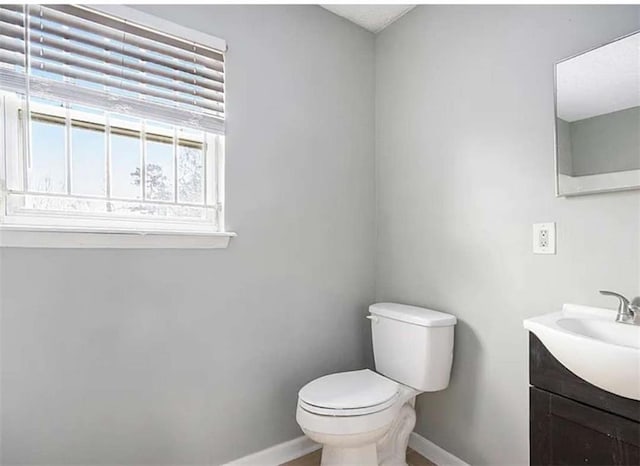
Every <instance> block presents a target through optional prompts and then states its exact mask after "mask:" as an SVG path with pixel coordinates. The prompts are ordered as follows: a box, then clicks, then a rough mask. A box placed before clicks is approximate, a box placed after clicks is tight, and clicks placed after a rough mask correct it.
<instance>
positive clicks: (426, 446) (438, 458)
mask: <svg viewBox="0 0 640 466" xmlns="http://www.w3.org/2000/svg"><path fill="white" fill-rule="evenodd" d="M409 448H412V449H414V450H415V451H417V452H418V453H420V454H421V455H422V456H424V457H425V458H427V459H428V460H429V461H431V462H433V463H435V464H437V465H438V466H469V465H468V464H467V463H465V462H464V461H462V460H461V459H460V458H458V457H457V456H455V455H453V454H451V453H449V452H448V451H447V450H445V449H443V448H440V447H439V446H438V445H436V444H435V443H433V442H432V441H431V440H427V439H426V438H424V437H423V436H421V435H419V434H416V433H415V432H412V433H411V436H410V437H409Z"/></svg>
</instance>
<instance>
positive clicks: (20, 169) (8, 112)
mask: <svg viewBox="0 0 640 466" xmlns="http://www.w3.org/2000/svg"><path fill="white" fill-rule="evenodd" d="M133 13H135V15H134V16H138V17H144V16H145V15H143V14H140V13H139V12H136V11H135V10H131V11H130V12H128V14H127V17H131V14H133ZM145 19H148V18H145ZM158 21H161V20H158V19H157V18H154V21H153V22H156V23H157V22H158ZM162 26H164V27H163V31H166V30H171V29H173V30H176V29H180V31H179V32H180V33H185V31H183V30H182V28H180V27H178V26H175V25H171V24H170V23H166V24H163V25H162ZM0 33H1V37H2V46H1V47H0V105H1V106H2V112H1V114H0V123H1V124H2V127H3V128H4V131H3V136H4V137H3V141H2V149H3V150H2V154H3V164H2V180H0V181H2V199H1V201H2V203H1V206H0V207H1V209H2V210H1V212H0V220H1V222H2V224H1V225H0V228H2V229H3V230H4V231H7V230H11V229H12V228H15V229H39V230H48V231H60V230H61V229H62V230H65V231H92V232H96V231H98V232H119V233H123V232H124V233H126V232H135V233H140V232H143V233H165V234H169V233H171V234H176V233H177V234H183V233H190V234H199V235H203V234H204V235H207V234H209V235H216V234H224V231H225V228H224V206H223V204H224V189H223V188H224V183H223V175H224V173H223V167H224V53H223V51H224V47H225V46H224V43H223V42H222V41H219V40H217V39H215V38H209V37H208V36H204V35H202V34H199V33H193V32H192V31H187V32H186V35H195V34H197V35H198V38H199V39H203V38H204V39H205V40H203V41H193V40H190V39H187V38H186V35H185V34H183V35H182V36H178V35H174V34H172V33H166V32H158V31H157V30H153V29H150V28H148V27H147V26H142V25H141V24H140V23H133V22H131V21H130V20H127V21H125V20H121V19H118V18H117V17H116V16H111V15H108V14H105V13H103V12H98V11H95V10H92V9H89V8H86V7H80V6H68V5H60V6H41V5H30V6H17V5H16V6H13V5H3V6H0ZM203 42H204V44H203ZM206 42H213V43H214V45H215V46H211V45H207V44H206Z"/></svg>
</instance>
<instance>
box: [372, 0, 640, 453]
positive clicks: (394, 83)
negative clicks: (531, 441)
mask: <svg viewBox="0 0 640 466" xmlns="http://www.w3.org/2000/svg"><path fill="white" fill-rule="evenodd" d="M639 26H640V17H639V9H638V7H636V6H622V7H618V6H605V7H600V6H569V7H564V6H563V7H545V6H539V7H524V6H523V7H513V6H427V7H418V8H417V9H416V10H415V11H412V12H411V13H409V14H408V15H406V16H404V17H403V18H401V19H400V20H399V21H398V22H396V23H394V24H393V25H391V26H390V27H389V28H388V29H386V30H385V31H383V32H382V33H381V34H379V35H378V36H377V39H376V66H377V70H376V72H377V76H376V143H377V146H376V154H377V198H378V201H377V202H378V242H377V248H378V253H377V258H378V266H377V271H378V272H377V285H376V288H377V299H378V300H392V301H393V300H397V301H400V302H407V303H412V304H418V305H424V306H428V307H433V308H435V309H439V310H442V311H446V312H451V313H453V314H456V315H457V316H458V317H459V318H460V323H459V325H458V326H457V328H456V348H455V358H454V368H453V376H452V381H451V385H450V387H449V388H448V389H447V390H445V391H443V392H439V393H433V394H424V395H421V396H420V398H419V402H418V423H417V427H416V429H417V431H418V432H419V433H420V434H422V435H424V436H426V437H427V438H429V439H431V440H432V441H434V442H435V443H436V444H438V445H440V446H441V447H443V448H445V449H447V450H449V451H451V452H452V453H454V454H455V455H457V456H459V457H460V458H462V459H464V460H466V461H467V462H469V463H470V464H473V465H481V464H487V465H525V464H528V446H527V444H528V441H527V430H528V424H527V423H528V398H527V388H528V387H527V334H526V332H525V331H524V329H523V328H522V319H523V318H526V317H528V316H533V315H536V314H541V313H545V312H550V311H554V310H557V309H559V308H560V306H561V305H562V303H563V302H577V303H589V304H594V305H608V306H609V307H614V303H613V302H611V301H609V300H607V299H603V298H601V297H599V296H598V294H597V290H598V289H603V288H605V289H606V288H609V289H614V290H619V291H621V292H623V293H626V294H629V295H636V294H638V292H639V291H640V270H639V267H640V265H639V264H640V225H639V223H640V192H627V193H618V194H608V195H594V196H583V197H578V198H574V199H557V198H555V197H554V161H553V158H554V157H553V154H554V140H553V125H554V117H553V63H554V62H555V61H557V60H560V59H562V58H564V57H567V56H571V55H573V54H575V53H577V52H580V51H582V50H586V49H589V48H591V47H594V46H596V45H599V44H601V43H603V42H606V41H609V40H611V39H613V38H616V37H618V36H621V35H623V34H626V33H629V32H631V31H633V30H635V29H638V27H639ZM545 221H556V222H557V227H558V254H557V255H555V256H534V255H533V254H532V252H531V243H532V240H531V235H532V232H531V225H532V224H533V223H534V222H545Z"/></svg>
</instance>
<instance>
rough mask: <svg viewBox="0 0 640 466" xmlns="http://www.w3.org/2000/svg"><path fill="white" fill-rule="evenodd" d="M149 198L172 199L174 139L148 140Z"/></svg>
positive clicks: (147, 173) (147, 178) (147, 184)
mask: <svg viewBox="0 0 640 466" xmlns="http://www.w3.org/2000/svg"><path fill="white" fill-rule="evenodd" d="M145 177H146V188H147V199H153V200H159V201H172V200H173V192H174V183H175V180H174V176H173V141H172V140H171V139H168V138H167V140H160V139H157V140H154V139H151V140H147V170H146V173H145Z"/></svg>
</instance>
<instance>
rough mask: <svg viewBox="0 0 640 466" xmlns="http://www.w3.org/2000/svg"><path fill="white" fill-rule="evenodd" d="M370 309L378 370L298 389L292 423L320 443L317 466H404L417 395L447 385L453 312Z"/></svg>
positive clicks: (326, 378)
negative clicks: (320, 448)
mask: <svg viewBox="0 0 640 466" xmlns="http://www.w3.org/2000/svg"><path fill="white" fill-rule="evenodd" d="M369 312H370V315H368V316H367V318H368V319H370V320H371V332H372V337H373V354H374V358H375V365H376V371H377V372H373V371H370V370H369V369H363V370H359V371H351V372H339V373H337V374H331V375H327V376H324V377H320V378H319V379H316V380H314V381H312V382H309V383H308V384H307V385H305V386H304V387H302V389H301V390H300V392H298V408H297V411H296V420H297V421H298V424H299V425H300V427H301V428H302V430H303V431H304V433H305V434H306V435H307V436H308V437H309V438H311V439H312V440H314V441H316V442H318V443H320V444H322V445H323V448H322V466H338V465H358V466H378V465H382V466H406V464H407V463H406V450H407V444H408V442H409V434H411V432H412V431H413V427H414V425H415V422H416V415H415V410H414V404H415V397H416V395H418V394H420V393H422V392H433V391H437V390H443V389H445V388H447V385H449V376H450V374H451V363H452V361H453V328H454V326H455V324H456V318H455V317H454V316H452V315H450V314H445V313H444V312H438V311H432V310H429V309H424V308H420V307H415V306H407V305H403V304H394V303H378V304H373V305H371V306H370V307H369Z"/></svg>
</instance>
